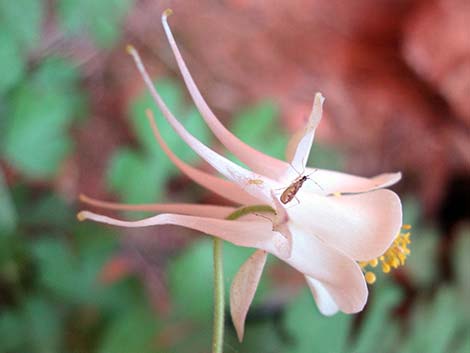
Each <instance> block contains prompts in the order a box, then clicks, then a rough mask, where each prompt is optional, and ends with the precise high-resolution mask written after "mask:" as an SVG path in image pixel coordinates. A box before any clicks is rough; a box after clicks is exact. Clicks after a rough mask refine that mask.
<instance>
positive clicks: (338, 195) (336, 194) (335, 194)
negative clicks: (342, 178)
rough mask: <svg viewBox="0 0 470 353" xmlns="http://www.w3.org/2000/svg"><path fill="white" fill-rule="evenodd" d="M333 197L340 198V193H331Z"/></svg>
mask: <svg viewBox="0 0 470 353" xmlns="http://www.w3.org/2000/svg"><path fill="white" fill-rule="evenodd" d="M333 196H336V197H340V196H341V193H340V192H338V191H337V192H334V193H333Z"/></svg>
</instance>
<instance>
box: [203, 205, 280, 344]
mask: <svg viewBox="0 0 470 353" xmlns="http://www.w3.org/2000/svg"><path fill="white" fill-rule="evenodd" d="M261 212H265V213H266V212H267V213H273V214H275V213H276V212H275V211H274V210H273V209H272V207H270V206H267V205H254V206H247V207H242V208H239V209H237V210H235V211H234V212H232V213H231V214H230V215H228V217H227V219H228V220H232V221H233V220H236V219H238V218H240V217H242V216H246V215H248V214H250V213H261ZM223 244H224V243H223V240H222V239H219V238H216V237H214V247H213V249H214V250H213V251H214V333H213V336H212V353H222V347H223V343H224V316H225V310H224V309H225V289H224V265H223V252H222V250H223Z"/></svg>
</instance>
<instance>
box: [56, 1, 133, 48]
mask: <svg viewBox="0 0 470 353" xmlns="http://www.w3.org/2000/svg"><path fill="white" fill-rule="evenodd" d="M131 4H132V0H101V1H93V0H83V1H75V0H60V1H59V3H58V13H59V23H60V24H61V26H62V28H63V29H64V30H65V31H66V32H68V33H70V34H75V35H76V34H78V33H80V32H86V33H87V34H88V35H89V36H90V37H91V38H92V39H93V40H94V41H95V43H96V44H97V45H99V46H101V47H103V48H111V47H112V46H113V45H114V44H115V43H116V41H117V40H118V39H119V36H120V34H121V22H122V21H123V19H124V16H125V14H126V12H127V11H128V9H129V8H130V6H131Z"/></svg>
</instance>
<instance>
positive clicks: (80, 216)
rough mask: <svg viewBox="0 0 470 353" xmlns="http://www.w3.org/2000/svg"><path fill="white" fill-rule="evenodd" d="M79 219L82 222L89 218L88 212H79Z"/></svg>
mask: <svg viewBox="0 0 470 353" xmlns="http://www.w3.org/2000/svg"><path fill="white" fill-rule="evenodd" d="M77 219H78V220H79V221H80V222H82V221H84V220H86V219H87V217H86V212H85V211H81V212H78V213H77Z"/></svg>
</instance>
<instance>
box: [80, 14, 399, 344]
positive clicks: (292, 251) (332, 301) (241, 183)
mask: <svg viewBox="0 0 470 353" xmlns="http://www.w3.org/2000/svg"><path fill="white" fill-rule="evenodd" d="M168 14H169V13H168V12H165V13H164V14H163V16H162V22H163V27H164V29H165V32H166V35H167V37H168V40H169V43H170V45H171V48H172V50H173V53H174V55H175V57H176V61H177V63H178V66H179V68H180V70H181V73H182V76H183V78H184V81H185V83H186V86H187V88H188V90H189V93H190V94H191V97H192V99H193V101H194V103H195V104H196V106H197V108H198V110H199V111H200V113H201V115H202V117H203V118H204V120H205V122H206V123H207V125H208V126H209V128H210V129H211V130H212V132H213V133H214V134H215V136H216V137H217V138H218V139H219V141H220V142H221V143H222V144H223V145H224V146H225V147H226V148H227V149H228V150H229V151H230V152H232V153H233V154H234V155H235V156H236V157H237V158H238V159H239V160H240V161H242V162H243V163H244V164H245V165H247V166H248V167H249V168H250V170H248V169H245V168H243V167H241V166H239V165H237V164H235V163H233V162H231V161H230V160H228V159H226V158H225V157H223V156H221V155H220V154H218V153H216V152H215V151H213V150H212V149H210V148H209V147H207V146H205V145H204V144H202V143H201V142H200V141H199V140H197V139H196V138H195V137H194V136H192V135H191V134H190V133H189V132H188V131H186V129H185V128H184V126H183V125H181V124H180V122H179V121H178V120H177V119H176V118H175V117H174V116H173V115H172V113H171V112H170V110H169V109H168V108H167V106H166V105H165V102H163V100H162V99H161V97H160V96H159V94H158V93H157V91H156V90H155V88H154V86H153V84H152V82H151V80H150V78H149V76H148V74H147V72H146V70H145V68H144V66H143V64H142V62H141V60H140V58H139V56H138V53H137V52H136V51H135V50H134V49H133V48H132V47H130V48H129V52H130V54H131V55H132V56H133V58H134V60H135V62H136V64H137V67H138V70H139V72H140V74H141V75H142V78H143V79H144V81H145V83H146V85H147V86H148V89H149V90H150V93H151V94H152V96H153V98H154V100H155V103H156V104H157V106H158V107H159V109H160V110H161V111H162V113H163V115H164V117H165V118H166V120H167V121H168V122H169V123H170V124H171V126H172V127H173V129H174V130H175V132H176V133H177V134H178V135H179V136H180V137H181V138H182V139H183V140H184V141H185V142H186V143H187V144H188V146H189V147H191V148H192V149H193V150H194V151H195V152H196V153H197V154H198V155H199V156H200V157H201V158H203V159H204V160H205V161H206V162H207V163H209V164H210V165H211V166H212V167H213V168H214V169H215V170H216V171H217V172H219V173H220V174H221V175H222V176H223V177H224V178H219V177H217V176H214V175H211V174H208V173H206V172H203V171H201V170H198V169H195V168H193V167H191V166H189V165H187V164H186V163H185V162H183V161H182V160H180V159H179V158H178V157H177V156H176V155H175V154H174V153H173V152H172V151H171V150H170V149H169V148H168V146H167V145H166V144H165V141H164V140H163V137H162V136H161V135H160V134H159V131H158V128H157V125H156V123H155V121H154V119H153V118H152V116H151V113H148V115H149V120H150V122H151V126H152V129H153V132H154V134H155V137H156V140H157V142H158V143H159V144H160V146H161V148H162V149H163V150H164V151H165V153H166V154H167V156H168V157H169V158H170V159H171V160H172V161H173V163H174V164H175V165H176V167H178V168H179V169H180V170H181V171H182V172H183V173H184V174H186V175H187V176H188V177H189V178H191V179H192V180H193V181H195V182H196V183H198V184H199V185H202V186H203V187H205V188H207V189H208V190H210V191H212V192H214V193H216V194H219V195H220V196H222V197H224V198H226V199H228V200H230V201H232V202H233V203H234V204H237V205H239V206H234V207H224V206H214V205H197V204H153V205H122V204H111V203H106V202H102V201H97V200H93V199H90V198H86V197H83V198H82V199H83V200H84V201H85V202H88V203H89V204H93V205H95V206H101V207H104V208H112V209H119V210H149V211H155V212H165V213H162V214H159V215H156V216H154V217H150V218H146V219H142V220H139V221H123V220H117V219H113V218H110V217H106V216H103V215H99V214H95V213H92V212H89V211H82V212H80V213H79V219H82V220H83V219H90V220H94V221H97V222H102V223H108V224H112V225H116V226H122V227H148V226H156V225H163V224H174V225H180V226H183V227H187V228H191V229H195V230H198V231H200V232H203V233H207V234H211V235H213V236H216V237H219V238H221V239H223V240H226V241H229V242H231V243H233V244H236V245H239V246H244V247H251V248H255V249H257V250H256V251H255V252H254V254H253V255H252V256H251V257H250V258H249V259H248V260H247V261H246V262H245V264H243V266H242V267H241V269H240V271H239V272H238V274H237V275H236V277H235V279H234V280H233V283H232V287H231V291H230V304H231V313H232V319H233V321H234V324H235V327H236V329H237V333H238V336H239V338H240V339H241V338H242V337H243V330H244V321H245V317H246V314H247V312H248V308H249V306H250V304H251V302H252V299H253V297H254V294H255V291H256V288H257V285H258V282H259V279H260V277H261V273H262V271H263V267H264V265H265V262H266V257H267V254H268V253H270V254H273V255H274V256H276V257H278V258H279V259H281V260H283V261H284V262H286V263H288V264H289V265H291V266H292V267H293V268H295V269H296V270H298V271H299V272H301V273H302V274H303V275H304V276H305V279H306V281H307V284H308V286H309V287H310V289H311V291H312V294H313V297H314V299H315V301H316V303H317V306H318V308H319V310H320V311H321V312H322V313H323V314H325V315H332V314H334V313H336V312H337V311H342V312H344V313H356V312H359V311H361V310H362V309H363V307H364V305H365V303H366V301H367V295H368V290H367V285H366V281H365V279H364V273H363V271H362V269H361V266H360V265H359V264H358V262H359V261H361V262H364V261H370V260H372V259H375V258H377V257H379V256H381V255H382V254H383V253H384V252H385V251H386V250H387V249H388V248H389V246H390V245H391V243H392V242H393V241H394V239H395V237H396V236H397V234H399V232H400V227H401V225H402V209H401V203H400V199H399V198H398V196H397V195H396V194H395V193H393V192H392V191H389V190H384V189H383V188H385V187H387V186H390V185H392V184H394V183H396V182H397V181H398V180H399V179H400V178H401V175H400V173H390V174H381V175H378V176H376V177H373V178H362V177H358V176H354V175H349V174H344V173H339V172H335V171H329V170H322V169H312V168H307V167H306V165H305V164H306V162H307V160H308V156H309V153H310V148H311V145H312V142H313V138H314V134H315V129H316V127H317V126H318V123H319V122H320V119H321V116H322V105H323V101H324V98H323V97H322V95H321V94H320V93H317V94H316V95H315V99H314V103H313V109H312V113H311V115H310V117H309V119H308V121H307V123H306V126H305V129H304V130H303V132H302V134H301V135H297V137H295V138H294V139H293V141H292V143H290V144H289V146H290V148H289V151H288V152H287V155H290V158H289V160H288V161H287V162H286V161H282V160H278V159H275V158H273V157H270V156H267V155H265V154H263V153H262V152H260V151H257V150H255V149H253V148H251V147H250V146H248V145H246V144H245V143H243V142H242V141H241V140H239V139H238V138H237V137H236V136H234V135H233V134H232V133H230V131H228V130H227V129H226V128H225V127H224V126H223V125H222V124H221V123H220V121H219V120H218V119H217V118H216V117H215V115H214V114H213V112H212V111H211V110H210V108H209V107H208V105H207V104H206V102H205V100H204V98H203V97H202V96H201V94H200V92H199V90H198V88H197V87H196V84H195V83H194V81H193V79H192V77H191V75H190V73H189V71H188V69H187V67H186V64H185V62H184V60H183V58H182V56H181V53H180V51H179V49H178V47H177V45H176V43H175V40H174V38H173V35H172V33H171V30H170V27H169V25H168V23H167V16H168ZM299 172H300V173H302V172H303V173H304V175H308V174H312V175H311V176H310V179H311V180H309V179H308V180H306V181H305V182H304V184H303V185H302V187H301V188H300V189H299V190H298V192H297V194H296V195H295V196H296V197H295V199H293V200H292V201H290V202H288V203H286V204H283V203H281V202H280V200H279V197H280V195H281V194H282V192H283V191H284V190H285V189H286V188H287V187H288V186H289V185H291V183H292V182H293V181H294V180H296V179H298V178H299ZM259 204H265V205H269V206H271V207H272V208H273V209H274V210H275V211H276V215H275V216H272V215H270V214H265V215H253V214H252V215H247V216H245V217H242V218H240V219H237V220H226V219H225V218H226V217H227V216H228V215H229V214H230V213H232V212H233V211H235V210H236V209H237V207H240V206H247V205H259Z"/></svg>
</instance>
